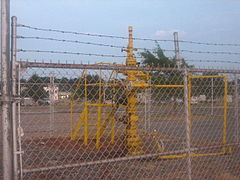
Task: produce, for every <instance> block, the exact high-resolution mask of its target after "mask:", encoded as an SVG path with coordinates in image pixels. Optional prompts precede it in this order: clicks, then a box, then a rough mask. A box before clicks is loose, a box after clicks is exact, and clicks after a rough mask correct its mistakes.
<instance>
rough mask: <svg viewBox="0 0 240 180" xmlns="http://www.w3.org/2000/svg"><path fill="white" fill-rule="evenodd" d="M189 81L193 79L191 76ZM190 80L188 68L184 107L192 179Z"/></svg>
mask: <svg viewBox="0 0 240 180" xmlns="http://www.w3.org/2000/svg"><path fill="white" fill-rule="evenodd" d="M189 81H191V79H190V77H189ZM189 81H188V72H187V69H185V71H184V107H185V121H186V123H185V124H186V145H187V147H186V149H187V169H188V180H191V179H192V169H191V149H190V148H191V136H190V134H191V133H190V131H191V130H190V127H191V121H190V112H189V92H188V90H189V89H190V87H188V86H189V85H190V84H189Z"/></svg>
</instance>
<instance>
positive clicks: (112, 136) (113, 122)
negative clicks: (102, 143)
mask: <svg viewBox="0 0 240 180" xmlns="http://www.w3.org/2000/svg"><path fill="white" fill-rule="evenodd" d="M113 73H114V75H113V100H115V99H116V98H115V96H116V81H115V80H116V79H117V72H116V71H114V72H113ZM115 103H116V102H114V105H113V106H112V108H114V110H115V112H116V105H115ZM115 121H116V119H115V113H114V114H113V117H112V121H111V144H114V138H115Z"/></svg>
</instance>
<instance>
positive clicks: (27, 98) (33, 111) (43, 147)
mask: <svg viewBox="0 0 240 180" xmlns="http://www.w3.org/2000/svg"><path fill="white" fill-rule="evenodd" d="M12 23H13V24H12V38H11V39H12V48H11V49H12V50H11V60H12V61H11V62H12V64H11V65H12V66H11V68H10V63H8V61H7V60H6V61H4V62H5V65H4V66H3V67H2V72H4V73H2V75H4V78H2V79H1V80H2V84H1V85H2V86H4V88H2V93H3V92H4V94H2V99H1V101H2V114H1V116H2V117H3V116H4V117H6V120H4V121H3V122H4V123H3V125H2V126H1V127H3V128H5V129H3V130H2V132H3V133H2V134H3V135H4V138H2V139H3V141H4V142H3V143H4V144H3V150H4V153H3V154H5V155H6V154H7V155H9V157H8V156H3V157H0V158H3V160H2V162H4V163H5V164H2V165H3V166H4V167H5V166H8V167H7V168H5V169H4V173H5V175H9V179H11V178H12V177H11V175H12V174H13V175H14V176H13V178H15V179H77V180H78V179H84V180H85V179H189V180H190V179H224V180H225V179H239V178H240V174H239V172H240V166H239V164H240V151H239V138H240V136H239V130H240V128H239V112H238V111H239V106H238V104H239V79H240V78H239V77H238V76H239V74H240V71H238V70H235V71H234V70H214V69H198V68H194V66H191V65H188V64H187V63H186V62H185V60H181V63H180V59H179V57H178V58H177V59H172V58H168V57H166V56H165V55H164V54H163V52H175V51H176V50H168V49H160V47H159V54H160V55H161V54H162V55H161V56H163V57H162V58H159V59H157V57H155V56H154V54H151V53H150V55H151V56H153V59H155V60H157V61H159V62H155V63H154V62H153V63H152V62H151V61H150V62H149V64H146V63H145V64H144V62H145V61H144V60H143V59H142V62H143V65H140V63H138V62H137V61H136V58H137V57H138V56H135V55H134V53H133V51H134V50H135V49H134V47H133V40H141V41H152V42H155V41H154V40H153V39H145V38H133V35H132V27H129V29H128V30H129V37H122V36H112V35H102V34H89V33H81V32H74V31H62V30H55V29H44V28H36V27H31V26H27V25H21V24H17V22H16V17H13V19H12ZM17 27H20V28H23V29H24V28H25V29H28V30H33V31H41V32H46V33H48V34H50V33H61V34H64V35H85V36H91V37H98V38H103V37H104V38H111V39H113V38H115V39H122V40H127V39H128V46H126V47H125V46H119V45H117V46H116V45H110V44H107V43H105V41H103V43H100V42H97V43H93V42H89V41H78V40H76V39H75V38H73V39H65V38H63V39H62V38H60V39H58V38H53V37H42V36H27V35H24V34H23V35H17V32H16V30H17V29H16V28H17ZM17 39H25V40H26V39H32V40H45V41H54V42H55V41H56V42H61V43H77V44H84V45H94V46H100V47H111V48H118V49H122V50H124V51H126V52H127V55H126V56H125V55H124V56H123V55H114V54H99V53H85V52H76V51H72V50H71V47H67V48H68V49H69V48H70V50H66V49H65V48H66V47H63V50H49V47H48V48H46V49H47V50H43V49H31V48H30V49H28V48H26V49H25V47H24V46H23V48H24V49H17V46H16V40H17ZM164 42H165V41H164ZM169 42H175V41H172V40H170V41H169ZM182 42H185V43H191V44H195V43H196V42H192V41H182ZM29 44H31V45H32V43H29ZM197 44H199V43H197ZM200 44H204V43H200ZM205 45H211V44H209V43H207V44H205ZM212 45H213V44H212ZM214 45H216V46H218V45H223V44H214ZM225 45H226V44H225ZM228 45H229V44H228ZM232 45H233V44H232ZM138 49H142V50H145V53H149V52H150V50H149V49H145V48H138ZM17 52H20V53H47V54H50V55H51V56H53V55H54V54H55V55H68V58H71V57H69V56H70V55H81V56H89V57H92V56H95V57H102V58H103V57H104V58H124V60H125V58H126V63H125V64H118V65H117V64H116V63H113V64H111V63H99V64H86V63H85V64H82V63H81V64H74V63H73V64H67V63H66V64H63V63H60V62H62V61H59V63H52V61H49V62H50V63H44V62H42V63H40V62H36V61H35V62H33V61H31V62H27V61H17V59H16V56H17ZM181 52H189V53H201V54H221V55H222V54H228V55H230V54H235V55H239V53H237V52H225V51H224V52H216V51H192V50H181ZM178 53H179V52H178ZM159 54H157V56H159ZM176 54H177V53H176ZM145 55H146V54H145ZM178 55H179V54H178ZM176 57H177V56H176ZM53 58H54V57H53ZM138 58H144V53H143V54H142V55H141V57H138ZM146 59H147V58H146ZM146 59H145V60H146ZM119 61H120V60H119ZM54 62H55V61H54ZM91 62H92V61H91ZM111 62H112V61H111ZM160 62H161V63H160ZM176 62H177V64H176ZM164 63H166V64H164ZM164 65H168V67H166V68H164ZM175 65H177V66H178V68H176V67H175ZM6 67H8V69H7V68H6ZM153 67H155V68H153ZM4 68H5V69H4ZM3 90H4V91H3ZM3 105H4V106H6V107H5V109H4V108H3ZM4 110H5V111H4ZM2 119H4V118H2ZM12 140H13V142H12ZM0 145H1V144H0ZM10 156H11V157H10ZM4 158H5V159H4ZM6 162H7V163H6ZM0 168H1V167H0ZM0 172H1V171H0ZM0 175H1V174H0Z"/></svg>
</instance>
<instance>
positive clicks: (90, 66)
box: [18, 61, 240, 74]
mask: <svg viewBox="0 0 240 180" xmlns="http://www.w3.org/2000/svg"><path fill="white" fill-rule="evenodd" d="M18 63H19V64H20V66H21V67H22V68H60V69H61V68H62V69H63V68H65V69H102V70H122V71H124V70H138V71H176V72H184V71H185V70H186V69H185V68H180V69H178V68H177V67H149V66H145V67H143V66H140V67H132V66H125V65H119V64H67V63H45V62H28V61H18ZM187 71H188V72H216V73H233V74H240V70H227V69H204V68H187Z"/></svg>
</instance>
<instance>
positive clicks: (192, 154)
mask: <svg viewBox="0 0 240 180" xmlns="http://www.w3.org/2000/svg"><path fill="white" fill-rule="evenodd" d="M224 154H225V152H223V151H221V152H217V153H200V154H197V153H190V156H191V157H206V156H218V155H224ZM186 156H187V154H186V153H183V154H179V155H164V156H161V155H160V156H159V158H160V159H180V158H185V157H186Z"/></svg>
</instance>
